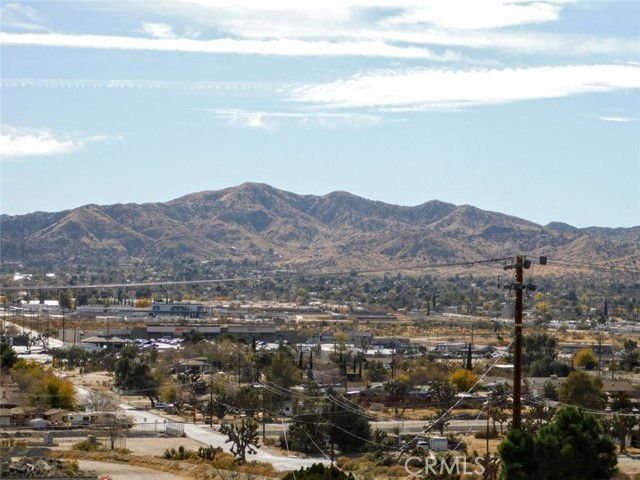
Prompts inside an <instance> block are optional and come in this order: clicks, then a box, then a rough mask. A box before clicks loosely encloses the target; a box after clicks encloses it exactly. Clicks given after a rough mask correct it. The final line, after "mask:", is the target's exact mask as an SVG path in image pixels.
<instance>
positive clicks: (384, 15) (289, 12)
mask: <svg viewBox="0 0 640 480" xmlns="http://www.w3.org/2000/svg"><path fill="white" fill-rule="evenodd" d="M569 3H575V2H574V1H573V0H546V1H542V0H541V1H529V0H483V1H481V2H480V1H477V0H398V1H397V2H396V1H393V0H345V1H340V0H328V1H325V2H322V3H321V4H318V3H316V2H299V1H286V0H276V1H268V2H265V1H257V0H238V1H235V2H229V1H226V0H220V1H218V0H171V1H157V2H152V3H149V2H117V3H115V4H112V5H111V8H119V9H120V11H121V9H123V8H126V9H129V10H132V11H137V13H142V14H145V15H146V14H150V13H154V14H158V13H159V14H163V15H165V17H168V18H172V19H174V23H176V24H177V22H181V23H180V25H181V27H180V28H181V31H182V32H190V33H186V34H185V35H182V36H178V35H177V34H176V33H175V31H174V29H173V27H172V25H169V24H168V23H154V22H146V23H143V24H142V28H141V30H140V31H141V32H142V33H143V34H144V36H143V37H136V36H108V35H76V34H64V33H51V34H49V35H34V34H16V33H9V32H5V33H4V34H2V35H0V44H5V45H43V46H56V47H69V48H73V47H77V48H104V49H131V50H156V51H177V52H201V53H224V54H257V55H282V56H369V57H387V58H393V57H395V58H400V59H426V60H432V61H442V62H457V61H468V60H469V59H468V58H466V57H465V56H463V55H462V54H461V53H459V52H455V51H451V50H449V49H451V48H465V49H469V50H474V51H478V50H486V49H494V50H501V51H506V52H511V53H519V54H529V55H536V54H545V55H549V54H552V55H558V56H576V55H578V56H585V55H590V54H598V55H616V56H618V57H619V58H622V59H623V60H625V61H626V60H629V58H632V57H633V58H635V56H637V55H638V54H640V42H638V41H637V39H634V38H611V37H601V36H597V37H591V36H588V35H581V34H570V33H550V32H549V31H547V32H542V31H536V30H533V29H532V28H533V27H531V26H532V25H533V26H535V24H539V23H554V22H555V23H558V24H559V20H560V19H561V18H562V12H563V8H564V7H565V5H566V4H569ZM87 5H91V3H88V4H87ZM103 5H104V4H102V3H100V8H103ZM185 22H186V23H185ZM522 25H529V26H530V27H531V28H527V29H522V28H510V27H518V26H522ZM561 28H562V27H561V26H560V27H559V28H558V29H557V30H556V31H559V32H562V30H561ZM207 35H208V36H209V38H207ZM196 36H197V37H198V39H195V38H194V37H196ZM212 36H214V37H215V38H211V37H212ZM149 37H151V38H149ZM434 48H436V49H438V50H444V51H434V50H433V49H434ZM481 60H482V59H476V60H474V61H475V62H477V61H481ZM608 61H611V60H608Z"/></svg>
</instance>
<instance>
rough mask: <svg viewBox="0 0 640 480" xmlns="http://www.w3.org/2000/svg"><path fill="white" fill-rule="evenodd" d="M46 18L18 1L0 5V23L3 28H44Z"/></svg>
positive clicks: (32, 29)
mask: <svg viewBox="0 0 640 480" xmlns="http://www.w3.org/2000/svg"><path fill="white" fill-rule="evenodd" d="M44 23H46V19H45V18H44V17H43V16H42V15H41V14H40V13H39V12H38V10H36V9H35V8H33V7H30V6H29V5H24V4H19V3H5V4H4V5H0V25H2V28H3V29H6V28H17V29H22V30H31V31H34V30H44V27H43V24H44Z"/></svg>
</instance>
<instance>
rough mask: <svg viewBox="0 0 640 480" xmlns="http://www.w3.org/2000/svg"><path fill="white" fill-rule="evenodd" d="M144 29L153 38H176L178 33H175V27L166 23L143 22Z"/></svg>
mask: <svg viewBox="0 0 640 480" xmlns="http://www.w3.org/2000/svg"><path fill="white" fill-rule="evenodd" d="M142 31H143V32H144V33H146V34H148V35H150V36H152V37H153V38H163V39H170V38H176V34H175V33H173V27H172V26H171V25H168V24H166V23H147V22H145V23H143V24H142Z"/></svg>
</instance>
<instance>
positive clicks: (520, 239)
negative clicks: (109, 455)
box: [0, 183, 640, 269]
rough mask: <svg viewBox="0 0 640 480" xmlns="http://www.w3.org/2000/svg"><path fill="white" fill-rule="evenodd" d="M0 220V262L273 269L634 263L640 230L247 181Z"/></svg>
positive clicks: (638, 254)
mask: <svg viewBox="0 0 640 480" xmlns="http://www.w3.org/2000/svg"><path fill="white" fill-rule="evenodd" d="M0 220H1V224H2V233H1V247H2V263H3V264H4V266H5V268H6V266H7V265H9V264H12V263H13V262H18V263H21V264H23V265H28V266H37V265H47V266H49V267H55V266H60V265H66V266H69V265H79V266H86V267H88V268H89V267H96V266H105V265H106V266H109V265H117V264H118V263H119V262H120V263H122V262H126V263H130V262H135V261H144V262H153V263H157V262H167V263H169V262H175V261H179V260H184V259H193V260H197V261H206V260H225V259H235V260H242V259H245V258H246V259H248V260H250V261H260V262H267V263H272V264H275V265H281V266H283V267H284V266H302V265H306V266H312V267H314V268H320V269H335V268H340V269H345V268H357V269H371V268H378V269H379V268H391V267H397V266H406V267H411V266H416V265H428V264H433V263H450V262H458V261H469V260H476V259H484V258H490V257H496V256H509V255H515V254H517V253H525V254H527V255H532V256H537V255H547V256H549V257H555V258H564V259H577V260H579V261H581V262H585V261H598V262H602V261H616V262H617V261H626V262H628V263H629V264H630V265H634V266H637V265H638V262H639V259H640V227H634V228H627V229H625V228H618V229H608V228H598V227H591V228H587V229H578V228H575V227H571V226H570V225H566V224H561V223H552V224H549V225H547V226H541V225H538V224H536V223H533V222H530V221H527V220H523V219H520V218H516V217H513V216H509V215H504V214H501V213H496V212H488V211H484V210H480V209H478V208H474V207H472V206H469V205H463V206H456V205H452V204H448V203H443V202H439V201H436V200H432V201H429V202H426V203H424V204H422V205H418V206H415V207H405V206H397V205H390V204H386V203H383V202H379V201H372V200H367V199H364V198H361V197H357V196H355V195H352V194H350V193H347V192H333V193H330V194H328V195H324V196H314V195H297V194H294V193H290V192H286V191H282V190H278V189H275V188H272V187H270V186H268V185H264V184H255V183H246V184H243V185H240V186H237V187H232V188H227V189H224V190H218V191H207V192H200V193H193V194H190V195H187V196H184V197H181V198H177V199H175V200H172V201H169V202H166V203H148V204H142V205H137V204H125V205H123V204H116V205H107V206H99V205H85V206H82V207H79V208H76V209H73V210H68V211H64V212H57V213H44V212H36V213H31V214H27V215H18V216H7V215H3V216H2V217H0Z"/></svg>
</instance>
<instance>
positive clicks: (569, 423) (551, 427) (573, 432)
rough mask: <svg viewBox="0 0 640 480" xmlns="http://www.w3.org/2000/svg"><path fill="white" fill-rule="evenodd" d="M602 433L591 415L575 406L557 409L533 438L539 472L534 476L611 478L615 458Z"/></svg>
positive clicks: (565, 479) (578, 479)
mask: <svg viewBox="0 0 640 480" xmlns="http://www.w3.org/2000/svg"><path fill="white" fill-rule="evenodd" d="M602 433H603V431H602V427H601V425H600V423H599V422H598V420H597V419H596V417H595V416H593V415H589V414H587V413H585V411H584V410H582V409H580V408H575V407H565V408H561V409H559V410H558V412H557V413H556V415H555V416H554V417H553V420H551V422H550V423H549V424H547V425H546V426H544V427H542V428H541V429H540V430H539V431H538V434H537V435H536V437H535V439H534V442H535V452H536V459H537V461H538V468H539V472H540V476H538V477H537V478H539V479H541V480H544V479H552V478H562V479H563V480H589V479H593V480H600V479H608V478H611V477H612V476H613V475H614V474H615V473H616V470H617V469H616V464H617V462H618V458H617V456H616V454H615V447H614V445H613V442H611V440H610V439H609V438H608V437H606V436H603V435H602Z"/></svg>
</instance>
